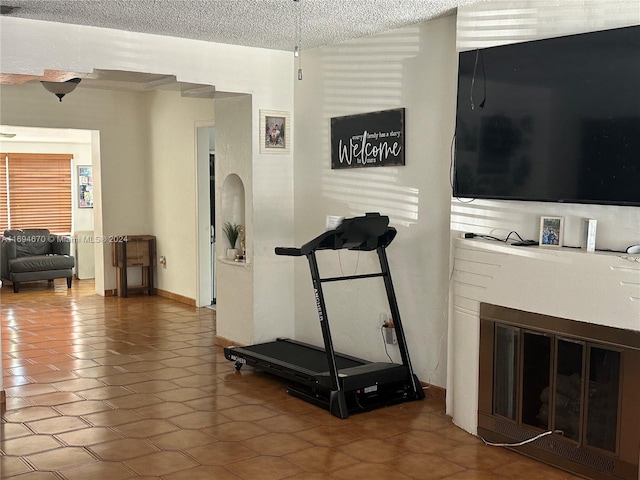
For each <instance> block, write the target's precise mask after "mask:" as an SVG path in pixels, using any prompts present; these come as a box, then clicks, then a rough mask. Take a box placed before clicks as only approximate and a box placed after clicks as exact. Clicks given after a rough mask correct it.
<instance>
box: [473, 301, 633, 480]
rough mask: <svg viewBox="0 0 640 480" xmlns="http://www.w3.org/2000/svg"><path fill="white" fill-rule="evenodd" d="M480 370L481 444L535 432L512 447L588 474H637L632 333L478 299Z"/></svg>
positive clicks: (627, 476)
mask: <svg viewBox="0 0 640 480" xmlns="http://www.w3.org/2000/svg"><path fill="white" fill-rule="evenodd" d="M479 373H480V382H479V384H480V390H479V392H478V393H479V396H478V435H480V436H481V437H482V438H484V439H485V440H488V441H490V442H500V443H507V444H510V443H522V442H523V441H526V440H527V439H532V438H534V437H538V438H537V439H536V440H535V441H532V442H530V443H525V444H524V445H522V446H521V447H517V448H514V449H516V450H518V451H521V452H522V453H524V454H526V455H529V456H533V457H535V458H538V459H539V460H542V461H545V462H547V463H550V464H553V465H554V466H557V467H560V468H564V469H566V470H568V471H571V472H572V473H575V474H578V475H582V476H585V477H587V478H594V479H616V478H619V479H624V480H636V479H637V478H638V459H639V457H640V408H638V405H640V386H639V382H638V378H640V332H631V331H626V330H621V329H616V328H611V327H605V326H600V325H594V324H588V323H582V322H576V321H573V320H568V319H561V318H557V317H550V316H547V315H540V314H536V313H530V312H523V311H520V310H514V309H509V308H505V307H499V306H496V305H489V304H481V306H480V372H479ZM542 433H546V434H545V435H541V434H542Z"/></svg>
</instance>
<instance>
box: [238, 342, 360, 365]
mask: <svg viewBox="0 0 640 480" xmlns="http://www.w3.org/2000/svg"><path fill="white" fill-rule="evenodd" d="M243 349H244V350H248V351H250V352H254V353H257V354H260V355H264V356H268V357H271V358H273V359H277V360H280V361H282V362H287V363H290V364H293V365H296V366H298V367H301V368H304V369H307V370H310V371H313V372H317V373H322V372H326V371H328V370H329V364H328V363H327V354H326V353H325V352H324V350H316V349H315V348H311V347H305V346H304V345H299V344H296V343H291V342H287V341H276V342H269V343H261V344H257V345H251V346H248V347H243ZM335 359H336V366H337V367H338V370H341V369H343V368H350V367H357V366H359V365H364V364H365V363H368V362H364V361H362V362H358V361H355V360H352V359H350V358H345V357H343V356H341V355H340V354H339V353H336V356H335Z"/></svg>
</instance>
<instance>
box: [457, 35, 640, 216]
mask: <svg viewBox="0 0 640 480" xmlns="http://www.w3.org/2000/svg"><path fill="white" fill-rule="evenodd" d="M455 145H456V147H455V159H454V168H453V179H452V180H453V195H454V197H464V198H490V199H508V200H532V201H547V202H567V203H594V204H604V205H635V206H640V26H633V27H626V28H618V29H613V30H605V31H599V32H592V33H585V34H579V35H570V36H565V37H558V38H551V39H545V40H538V41H531V42H523V43H517V44H512V45H504V46H498V47H490V48H484V49H479V50H473V51H465V52H461V53H460V54H459V69H458V104H457V119H456V136H455Z"/></svg>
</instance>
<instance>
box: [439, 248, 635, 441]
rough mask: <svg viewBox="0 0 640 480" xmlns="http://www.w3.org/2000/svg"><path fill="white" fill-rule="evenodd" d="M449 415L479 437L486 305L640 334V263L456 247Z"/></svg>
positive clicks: (616, 257)
mask: <svg viewBox="0 0 640 480" xmlns="http://www.w3.org/2000/svg"><path fill="white" fill-rule="evenodd" d="M453 258H454V264H453V272H452V273H453V275H452V294H451V307H450V317H449V318H450V320H449V354H448V365H449V366H448V374H447V393H448V395H447V412H448V413H449V414H450V415H452V417H453V421H454V423H456V424H457V425H459V426H460V427H461V428H464V429H465V430H467V431H468V432H471V433H473V434H476V432H477V408H478V356H479V329H480V319H479V309H480V303H482V302H484V303H492V304H495V305H501V306H505V307H510V308H515V309H519V310H524V311H529V312H534V313H542V314H545V315H551V316H555V317H561V318H568V319H570V320H576V321H581V322H587V323H593V324H598V325H606V326H610V327H615V328H621V329H625V330H631V331H636V332H638V331H640V256H638V255H630V254H626V253H614V252H586V251H584V250H580V249H574V248H549V247H535V246H534V247H516V246H511V245H507V244H505V243H501V242H496V241H490V240H484V239H456V240H455V241H454V252H453Z"/></svg>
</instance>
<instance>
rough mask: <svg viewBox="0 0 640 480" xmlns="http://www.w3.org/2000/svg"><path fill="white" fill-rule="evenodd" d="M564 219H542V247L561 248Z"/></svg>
mask: <svg viewBox="0 0 640 480" xmlns="http://www.w3.org/2000/svg"><path fill="white" fill-rule="evenodd" d="M563 226H564V217H540V246H541V247H561V246H562V228H563Z"/></svg>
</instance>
